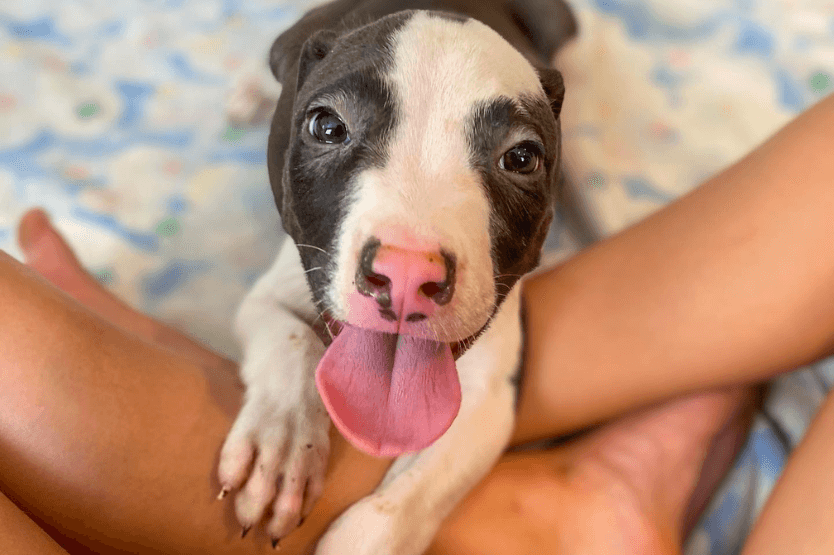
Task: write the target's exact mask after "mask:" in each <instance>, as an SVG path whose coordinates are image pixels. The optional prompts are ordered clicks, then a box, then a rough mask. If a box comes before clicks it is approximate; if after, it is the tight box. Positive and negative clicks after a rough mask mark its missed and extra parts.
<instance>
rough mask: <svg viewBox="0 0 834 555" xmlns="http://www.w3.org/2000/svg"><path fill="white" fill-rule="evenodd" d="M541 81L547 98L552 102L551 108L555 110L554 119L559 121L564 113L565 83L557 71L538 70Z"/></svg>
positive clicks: (549, 69)
mask: <svg viewBox="0 0 834 555" xmlns="http://www.w3.org/2000/svg"><path fill="white" fill-rule="evenodd" d="M537 71H538V73H539V80H540V81H541V83H542V88H543V89H544V93H545V94H546V95H547V98H548V99H549V100H550V108H551V109H552V110H553V117H555V118H556V119H559V114H560V113H561V112H562V102H563V101H564V100H565V81H564V80H563V79H562V74H561V73H560V72H559V70H557V69H552V68H547V67H545V68H538V69H537Z"/></svg>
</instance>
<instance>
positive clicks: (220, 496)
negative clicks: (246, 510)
mask: <svg viewBox="0 0 834 555" xmlns="http://www.w3.org/2000/svg"><path fill="white" fill-rule="evenodd" d="M227 495H229V488H226V487H224V488H223V489H221V490H220V493H218V494H217V500H218V501H222V500H223V499H225V498H226V496H227Z"/></svg>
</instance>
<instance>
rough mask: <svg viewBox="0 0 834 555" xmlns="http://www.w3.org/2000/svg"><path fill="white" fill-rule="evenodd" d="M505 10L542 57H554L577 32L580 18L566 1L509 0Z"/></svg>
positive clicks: (549, 58) (544, 58)
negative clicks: (577, 22) (574, 14)
mask: <svg viewBox="0 0 834 555" xmlns="http://www.w3.org/2000/svg"><path fill="white" fill-rule="evenodd" d="M505 9H506V10H508V11H509V14H510V17H512V20H513V23H515V25H516V27H518V29H519V30H520V31H521V32H522V33H523V34H524V36H526V37H527V38H528V39H529V40H530V42H531V43H532V44H533V48H535V49H536V52H537V53H538V54H539V56H541V59H542V60H546V61H550V60H552V59H553V55H554V54H555V53H556V51H557V50H559V49H560V48H561V47H562V46H564V44H565V43H566V42H568V41H569V40H570V39H571V38H573V37H574V36H575V35H576V30H577V24H576V18H575V17H574V16H573V12H571V9H570V7H569V6H568V5H567V4H566V3H565V2H564V1H563V0H507V2H506V4H505Z"/></svg>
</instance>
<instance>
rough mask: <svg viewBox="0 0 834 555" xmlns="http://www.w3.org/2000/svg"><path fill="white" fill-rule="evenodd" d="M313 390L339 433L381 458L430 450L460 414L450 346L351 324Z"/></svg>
mask: <svg viewBox="0 0 834 555" xmlns="http://www.w3.org/2000/svg"><path fill="white" fill-rule="evenodd" d="M316 385H317V386H318V390H319V393H320V394H321V397H322V400H323V401H324V404H325V406H326V407H327V412H329V413H330V417H331V418H332V419H333V422H334V423H335V424H336V427H337V428H339V431H341V432H342V435H344V436H345V438H347V439H348V441H350V442H351V443H352V444H353V445H354V446H356V447H357V448H358V449H361V450H362V451H365V452H366V453H369V454H371V455H374V456H377V457H397V456H399V455H402V454H403V453H406V452H411V451H419V450H420V449H423V448H425V447H427V446H429V445H430V444H431V443H432V442H434V440H436V439H437V438H439V437H440V436H441V435H443V432H445V431H446V430H447V429H449V426H451V425H452V421H453V420H454V419H455V416H457V414H458V410H459V409H460V382H459V381H458V374H457V370H456V369H455V361H454V357H453V356H452V350H451V348H450V347H449V345H448V344H446V343H438V342H437V341H432V340H429V339H424V338H419V337H411V336H406V335H396V334H392V333H383V332H378V331H372V330H367V329H362V328H357V327H354V326H350V325H345V326H344V328H343V329H342V330H341V332H340V333H339V335H337V336H336V339H334V340H333V343H332V344H331V345H330V347H329V348H328V349H327V351H326V352H325V354H324V357H323V358H322V359H321V362H319V366H318V369H317V370H316Z"/></svg>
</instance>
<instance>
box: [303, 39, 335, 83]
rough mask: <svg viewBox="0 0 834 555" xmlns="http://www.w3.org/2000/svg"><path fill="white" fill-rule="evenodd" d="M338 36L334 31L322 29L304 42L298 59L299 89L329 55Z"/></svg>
mask: <svg viewBox="0 0 834 555" xmlns="http://www.w3.org/2000/svg"><path fill="white" fill-rule="evenodd" d="M337 38H338V34H337V33H336V32H335V31H331V30H329V29H324V30H321V31H318V32H316V33H314V34H313V36H311V37H310V38H309V39H307V40H306V41H305V42H304V46H302V47H301V55H300V56H299V58H298V84H297V89H300V88H301V85H302V84H304V81H305V80H306V79H307V76H308V75H309V74H310V71H311V70H312V69H313V67H314V66H315V65H316V64H317V63H318V62H320V61H322V60H323V59H324V58H326V57H327V55H328V54H330V50H331V48H333V45H334V44H335V43H336V39H337Z"/></svg>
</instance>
